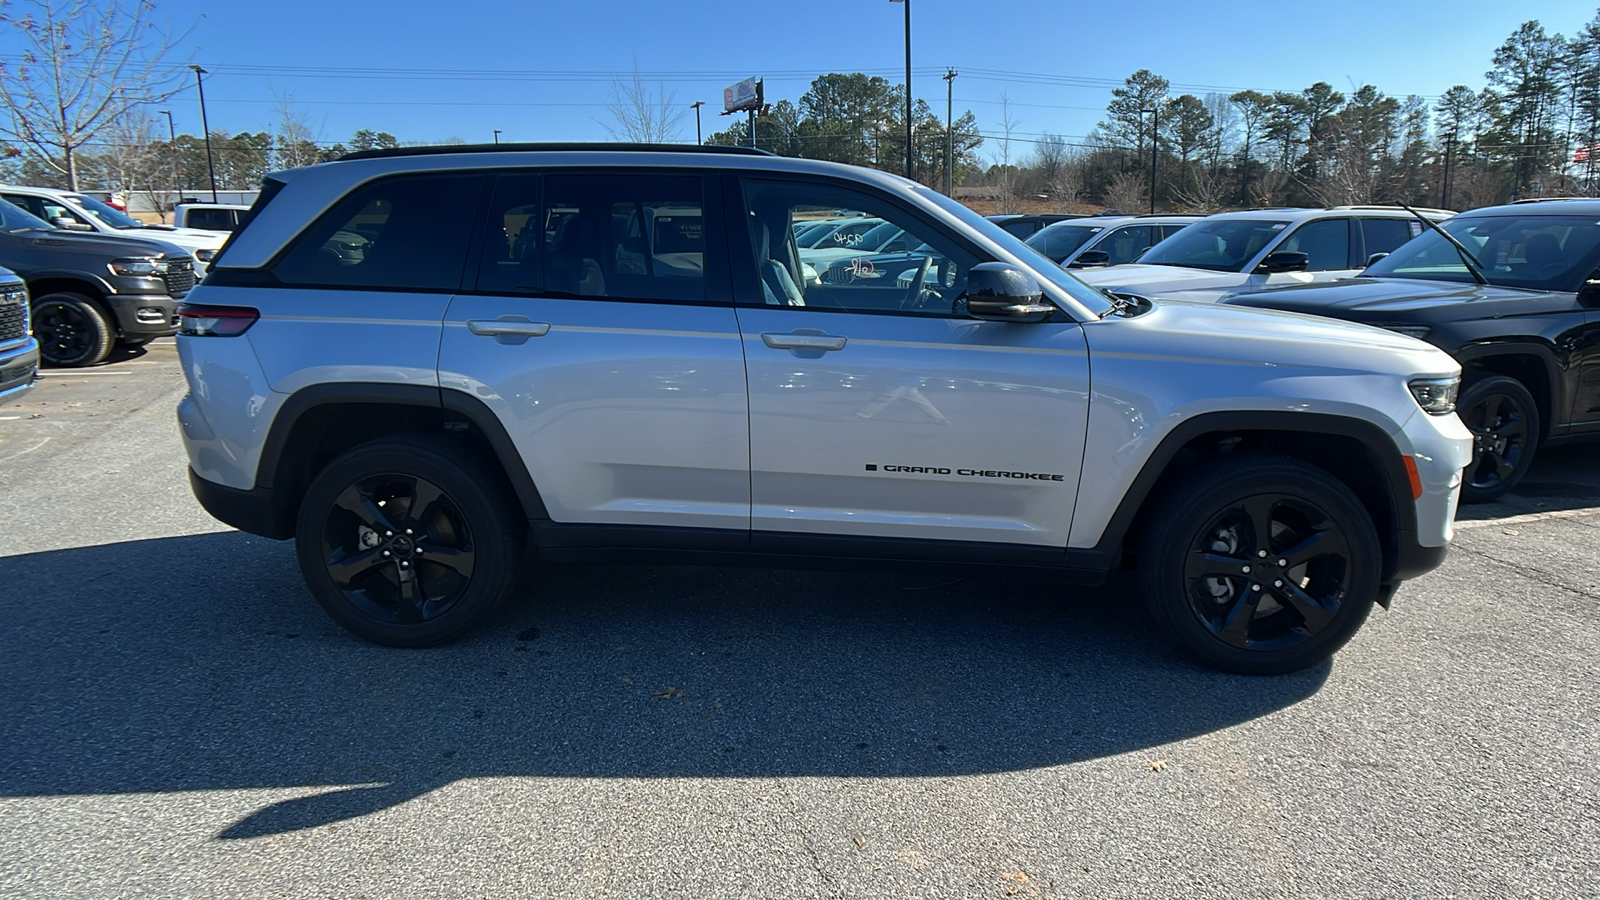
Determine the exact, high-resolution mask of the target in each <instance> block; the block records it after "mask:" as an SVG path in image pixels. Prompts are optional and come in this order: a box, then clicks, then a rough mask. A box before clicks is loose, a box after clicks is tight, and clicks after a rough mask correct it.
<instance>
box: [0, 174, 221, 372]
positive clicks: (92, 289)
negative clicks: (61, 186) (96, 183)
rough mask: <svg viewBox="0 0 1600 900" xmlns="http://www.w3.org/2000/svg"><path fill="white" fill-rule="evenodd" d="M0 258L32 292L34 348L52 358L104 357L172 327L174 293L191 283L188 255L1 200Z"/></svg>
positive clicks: (59, 362) (89, 361) (83, 361)
mask: <svg viewBox="0 0 1600 900" xmlns="http://www.w3.org/2000/svg"><path fill="white" fill-rule="evenodd" d="M0 265H3V266H5V267H6V268H9V269H11V270H12V271H13V272H15V273H16V274H17V275H20V276H21V277H22V279H23V281H25V282H26V283H27V286H28V294H29V296H31V297H32V319H33V335H34V337H36V338H38V339H39V355H40V356H41V357H42V358H43V360H44V362H46V363H49V364H50V365H55V366H90V365H94V364H95V363H98V362H102V361H103V360H105V358H106V357H107V356H109V355H110V354H111V351H112V349H113V348H114V347H115V346H117V345H118V344H119V343H120V344H121V345H122V346H124V347H139V346H142V345H144V344H146V343H149V342H150V341H151V340H154V339H155V338H158V337H162V336H164V335H169V334H173V333H175V332H176V331H177V330H178V324H177V323H178V309H177V307H178V299H179V298H180V297H182V296H183V295H184V294H186V293H188V291H189V289H190V288H192V287H194V282H195V276H194V257H192V256H190V255H189V254H188V253H187V252H185V251H184V250H182V249H181V248H179V247H177V246H175V245H173V244H168V243H165V242H162V241H152V240H149V239H147V238H140V239H138V240H134V239H132V238H124V237H115V236H111V235H103V234H86V233H81V232H75V231H65V230H62V229H57V228H52V227H51V226H50V224H49V223H48V222H45V221H44V220H43V219H40V218H39V217H37V216H35V215H33V214H32V213H29V212H27V211H26V210H23V209H22V208H20V207H18V206H15V205H13V204H11V203H6V202H4V201H0Z"/></svg>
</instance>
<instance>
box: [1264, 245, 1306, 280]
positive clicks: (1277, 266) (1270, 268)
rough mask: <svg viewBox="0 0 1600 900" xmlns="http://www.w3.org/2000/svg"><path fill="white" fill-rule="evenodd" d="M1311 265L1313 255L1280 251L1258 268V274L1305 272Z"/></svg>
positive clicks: (1268, 256) (1269, 254) (1270, 254)
mask: <svg viewBox="0 0 1600 900" xmlns="http://www.w3.org/2000/svg"><path fill="white" fill-rule="evenodd" d="M1309 265H1311V255H1310V254H1308V253H1301V252H1299V251H1298V250H1278V251H1276V252H1273V253H1268V254H1267V258H1266V259H1263V260H1262V261H1261V265H1259V266H1256V272H1258V273H1262V274H1267V275H1271V274H1274V273H1277V272H1304V271H1305V270H1306V267H1307V266H1309Z"/></svg>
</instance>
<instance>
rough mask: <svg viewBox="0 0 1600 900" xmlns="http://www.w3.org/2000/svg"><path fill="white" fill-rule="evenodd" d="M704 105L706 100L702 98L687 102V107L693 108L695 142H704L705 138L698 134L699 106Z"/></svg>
mask: <svg viewBox="0 0 1600 900" xmlns="http://www.w3.org/2000/svg"><path fill="white" fill-rule="evenodd" d="M705 105H706V102H705V101H704V100H696V101H695V102H693V103H691V104H689V108H690V109H692V110H694V142H695V143H696V144H704V143H705V139H704V138H702V137H701V136H700V107H702V106H705Z"/></svg>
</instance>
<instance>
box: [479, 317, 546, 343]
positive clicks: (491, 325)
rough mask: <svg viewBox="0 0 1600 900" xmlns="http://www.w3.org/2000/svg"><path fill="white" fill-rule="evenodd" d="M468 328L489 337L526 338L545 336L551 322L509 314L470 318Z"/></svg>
mask: <svg viewBox="0 0 1600 900" xmlns="http://www.w3.org/2000/svg"><path fill="white" fill-rule="evenodd" d="M467 330H469V331H471V332H472V333H473V334H481V335H485V336H488V337H499V336H501V335H507V336H516V337H525V338H527V337H544V336H545V335H546V334H548V333H549V331H550V323H549V322H530V321H528V320H527V319H524V318H521V317H517V318H511V317H509V316H508V317H505V318H500V319H473V320H470V321H468V322H467Z"/></svg>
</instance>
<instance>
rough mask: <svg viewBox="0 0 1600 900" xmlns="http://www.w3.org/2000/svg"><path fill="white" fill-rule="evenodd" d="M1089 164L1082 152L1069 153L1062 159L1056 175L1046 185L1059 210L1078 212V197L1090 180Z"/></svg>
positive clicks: (1081, 194)
mask: <svg viewBox="0 0 1600 900" xmlns="http://www.w3.org/2000/svg"><path fill="white" fill-rule="evenodd" d="M1088 170H1089V164H1088V162H1087V161H1086V160H1085V159H1084V158H1083V154H1081V153H1068V154H1067V155H1066V157H1064V158H1063V159H1062V160H1061V166H1060V168H1058V169H1057V170H1056V176H1055V178H1054V179H1052V180H1051V181H1050V182H1048V183H1047V184H1046V185H1045V186H1046V187H1047V188H1049V190H1050V199H1051V201H1052V202H1053V203H1054V205H1055V208H1056V211H1057V212H1077V211H1078V199H1079V198H1081V197H1082V196H1083V189H1084V187H1085V185H1086V184H1087V182H1088V174H1089V172H1088Z"/></svg>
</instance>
